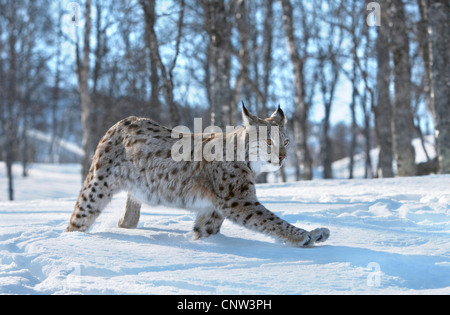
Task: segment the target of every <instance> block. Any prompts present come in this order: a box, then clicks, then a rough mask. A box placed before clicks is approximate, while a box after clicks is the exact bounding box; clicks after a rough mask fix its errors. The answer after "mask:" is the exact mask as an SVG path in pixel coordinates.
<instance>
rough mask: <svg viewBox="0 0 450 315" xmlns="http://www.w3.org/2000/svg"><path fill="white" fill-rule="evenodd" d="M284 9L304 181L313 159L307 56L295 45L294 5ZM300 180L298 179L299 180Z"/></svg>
mask: <svg viewBox="0 0 450 315" xmlns="http://www.w3.org/2000/svg"><path fill="white" fill-rule="evenodd" d="M280 3H281V6H282V9H283V23H284V31H285V35H286V42H287V48H288V52H289V55H290V57H291V63H292V68H293V72H294V73H293V75H294V90H295V114H294V119H293V126H294V137H295V145H296V150H295V153H296V155H297V158H298V160H299V161H302V162H303V173H302V179H303V180H311V179H312V176H313V174H312V159H311V155H310V152H309V148H308V141H307V140H308V106H307V104H306V102H305V86H304V85H305V82H304V74H303V68H304V64H305V62H306V56H303V57H300V54H299V52H298V50H297V47H296V44H295V35H294V21H293V15H292V11H293V8H292V4H291V2H290V1H289V0H280ZM297 180H298V178H297Z"/></svg>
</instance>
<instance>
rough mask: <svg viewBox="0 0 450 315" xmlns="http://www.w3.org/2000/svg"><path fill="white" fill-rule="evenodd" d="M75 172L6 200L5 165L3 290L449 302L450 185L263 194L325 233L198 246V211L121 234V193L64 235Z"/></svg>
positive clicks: (353, 184)
mask: <svg viewBox="0 0 450 315" xmlns="http://www.w3.org/2000/svg"><path fill="white" fill-rule="evenodd" d="M79 170H80V169H79V166H77V165H43V164H35V165H32V168H31V170H30V177H29V178H27V179H21V178H20V177H19V176H17V177H16V196H17V199H18V201H15V202H8V201H6V200H5V198H6V193H5V192H6V178H5V174H4V164H2V163H0V293H4V294H5V293H6V294H10V293H13V294H14V293H19V294H21V293H25V294H78V293H81V294H366V293H375V294H391V293H400V294H428V293H436V294H450V233H449V232H450V176H436V175H434V176H427V177H411V178H393V179H376V180H362V179H356V180H316V181H310V182H295V183H286V184H264V185H259V186H258V196H259V198H260V200H261V202H262V203H263V204H264V205H265V206H266V207H268V208H269V209H271V210H273V211H274V212H275V213H276V214H278V215H279V216H281V217H282V218H284V219H286V220H287V221H289V222H291V223H293V224H295V225H297V226H299V227H302V228H305V229H313V228H315V227H327V228H329V229H330V230H331V236H330V239H329V240H328V241H327V242H325V243H323V245H319V246H315V247H313V248H306V249H305V248H293V247H289V246H286V245H284V244H279V243H276V242H274V241H273V239H271V238H269V237H266V236H265V235H262V234H257V233H255V232H252V231H248V230H246V229H244V228H241V227H239V226H237V225H234V224H232V223H231V222H227V221H226V222H225V223H224V225H223V227H222V229H221V233H220V234H219V235H216V236H213V237H210V238H208V239H202V240H199V241H193V240H191V235H192V234H191V229H192V225H193V219H194V214H192V213H189V212H187V211H183V210H178V209H169V208H164V207H149V206H144V207H143V213H142V216H141V221H140V223H139V226H138V228H137V229H132V230H125V229H119V228H117V221H118V220H119V217H120V215H121V212H122V209H123V207H124V204H125V197H126V196H125V194H120V195H118V196H117V197H116V198H115V199H114V200H113V202H112V203H111V204H110V206H109V207H108V208H107V209H106V210H105V212H104V213H103V214H102V215H101V216H100V217H99V219H98V221H97V222H96V223H95V225H94V226H93V228H92V229H91V230H90V232H89V233H64V232H63V231H64V229H65V227H66V226H67V223H68V221H69V218H70V215H71V212H72V210H73V206H74V204H75V200H76V196H77V194H78V191H79V189H80V185H81V179H80V177H79ZM15 172H16V173H17V175H19V173H20V167H19V166H17V168H15Z"/></svg>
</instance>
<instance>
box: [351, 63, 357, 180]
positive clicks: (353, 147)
mask: <svg viewBox="0 0 450 315" xmlns="http://www.w3.org/2000/svg"><path fill="white" fill-rule="evenodd" d="M352 72H353V74H352V78H351V81H352V101H351V103H350V111H351V115H352V127H351V131H352V136H351V137H352V138H351V141H350V152H349V155H350V163H349V179H353V170H354V165H355V153H356V140H357V137H358V124H357V122H356V96H357V95H358V91H357V87H356V84H357V83H356V81H357V80H356V75H357V74H356V61H355V60H353V71H352Z"/></svg>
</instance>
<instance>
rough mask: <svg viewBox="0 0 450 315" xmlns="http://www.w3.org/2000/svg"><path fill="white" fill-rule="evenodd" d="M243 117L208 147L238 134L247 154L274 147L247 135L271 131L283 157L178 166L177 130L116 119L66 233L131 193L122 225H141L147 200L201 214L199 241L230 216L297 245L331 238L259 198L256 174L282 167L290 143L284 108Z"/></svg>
mask: <svg viewBox="0 0 450 315" xmlns="http://www.w3.org/2000/svg"><path fill="white" fill-rule="evenodd" d="M242 116H243V121H244V126H243V127H242V128H239V129H236V130H235V131H233V132H231V133H228V134H223V136H224V137H218V136H217V135H211V134H210V135H205V136H204V137H203V139H204V140H203V141H202V145H203V146H205V145H206V144H208V143H209V144H210V145H211V144H214V141H225V140H226V139H230V137H234V139H244V141H245V148H246V152H247V150H248V149H249V148H251V147H252V146H256V147H260V146H262V145H268V144H267V143H265V142H264V141H260V140H258V141H253V142H252V141H250V140H249V139H248V136H247V132H246V131H247V130H248V129H249V128H251V127H252V126H267V127H268V128H269V132H268V138H270V139H271V141H270V146H271V149H277V150H278V153H279V154H278V156H276V157H275V158H274V157H273V156H272V157H270V156H261V157H259V159H258V160H257V161H249V159H248V154H247V153H246V157H245V160H244V161H228V162H227V161H217V160H213V161H209V162H208V161H206V160H205V159H202V160H201V161H195V160H191V161H180V162H175V161H174V160H173V159H172V154H171V153H172V146H173V145H174V144H175V143H176V142H177V141H178V140H179V139H178V138H177V137H175V138H172V130H170V129H168V128H165V127H163V126H161V125H159V124H158V123H156V122H154V121H152V120H150V119H145V118H137V117H128V118H126V119H124V120H122V121H120V122H118V123H117V124H115V125H114V126H113V127H111V128H110V129H109V130H108V132H107V133H106V134H105V136H104V137H103V138H102V139H101V141H100V143H99V145H98V147H97V150H96V153H95V156H94V158H93V162H92V165H91V168H90V171H89V174H88V176H87V178H86V180H85V182H84V185H83V188H82V190H81V192H80V195H79V197H78V200H77V202H76V204H75V210H74V212H73V214H72V217H71V219H70V224H69V226H68V227H67V229H66V231H87V230H88V229H89V227H90V226H91V225H92V224H93V223H94V221H95V219H96V218H97V217H98V216H99V215H100V213H101V212H102V211H103V209H104V208H105V207H106V205H107V204H108V203H109V202H110V201H111V198H112V197H113V195H114V194H115V193H117V192H119V191H123V190H125V191H128V192H129V195H128V196H129V200H128V202H127V207H126V209H125V213H124V216H123V217H122V219H121V221H120V222H119V226H121V227H128V228H129V227H136V226H137V223H138V220H139V213H140V203H141V202H144V203H147V204H150V205H158V204H162V205H167V206H172V207H178V208H184V209H188V210H192V211H195V212H196V213H197V217H196V220H195V223H194V228H193V237H194V239H198V238H201V237H208V236H210V235H214V234H217V233H218V232H219V230H220V227H221V225H222V222H223V221H224V219H225V218H226V219H229V220H231V221H233V222H235V223H237V224H239V225H242V226H245V227H247V228H249V229H251V230H255V231H258V232H262V233H265V234H268V235H270V236H273V237H275V238H277V239H278V240H280V241H283V242H287V243H290V244H292V245H294V246H308V245H312V244H313V243H315V242H322V241H325V240H326V239H327V238H328V237H329V234H330V232H329V230H328V229H326V228H319V229H316V230H313V231H310V232H308V231H306V230H303V229H300V228H297V227H295V226H293V225H291V224H289V223H288V222H286V221H285V220H283V219H281V218H279V217H278V216H276V215H275V214H274V213H272V212H271V211H269V210H268V209H266V208H265V207H264V206H263V205H262V204H261V203H260V202H259V201H258V199H257V197H256V191H255V179H256V175H257V173H258V172H260V171H264V170H276V169H278V168H279V167H280V166H281V165H282V163H283V161H284V158H285V157H286V149H287V148H286V146H287V145H288V140H287V136H286V133H285V123H286V117H285V115H284V113H283V111H282V110H281V109H280V108H279V107H278V109H277V110H276V111H275V112H274V113H273V114H272V116H271V117H269V118H267V119H261V118H258V117H256V116H254V115H252V114H251V113H249V112H248V110H247V109H246V108H245V106H244V107H243V112H242ZM273 126H277V127H279V130H280V132H279V134H278V137H276V138H275V137H273V135H272V134H271V132H270V130H271V129H270V128H271V127H273ZM184 136H188V137H191V138H194V136H193V135H184ZM236 143H237V141H236ZM224 150H225V146H224ZM224 153H225V152H224ZM192 154H193V152H192Z"/></svg>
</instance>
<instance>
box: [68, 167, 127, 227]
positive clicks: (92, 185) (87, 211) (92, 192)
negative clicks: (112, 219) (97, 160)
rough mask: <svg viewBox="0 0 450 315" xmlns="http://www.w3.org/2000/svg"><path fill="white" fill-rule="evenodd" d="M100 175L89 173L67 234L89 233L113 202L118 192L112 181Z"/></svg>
mask: <svg viewBox="0 0 450 315" xmlns="http://www.w3.org/2000/svg"><path fill="white" fill-rule="evenodd" d="M99 173H100V174H101V172H97V174H95V175H94V172H93V170H92V169H91V171H90V172H89V174H88V177H87V178H86V181H85V182H84V186H83V188H82V189H81V192H80V195H79V197H78V200H77V203H76V204H75V209H74V211H73V214H72V217H71V219H70V223H69V226H68V227H67V229H66V232H73V231H81V232H85V231H87V230H88V229H89V228H90V227H91V225H92V224H93V223H94V221H95V219H97V217H98V216H99V215H100V213H101V212H102V211H103V209H105V207H106V206H107V205H108V203H109V202H110V201H111V199H112V195H113V194H114V192H116V191H117V190H118V189H117V187H115V186H114V183H113V181H112V180H108V178H107V176H105V175H99Z"/></svg>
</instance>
